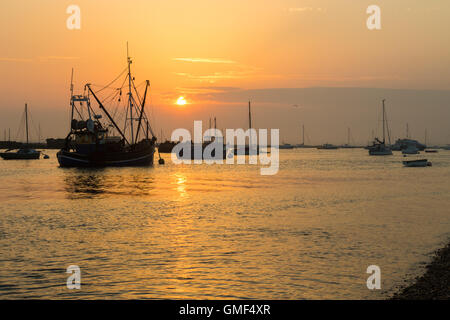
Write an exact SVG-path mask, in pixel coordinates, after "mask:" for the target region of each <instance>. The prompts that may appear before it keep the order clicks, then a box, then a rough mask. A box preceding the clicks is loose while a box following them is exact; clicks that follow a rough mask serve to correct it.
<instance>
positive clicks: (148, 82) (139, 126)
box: [131, 80, 150, 142]
mask: <svg viewBox="0 0 450 320" xmlns="http://www.w3.org/2000/svg"><path fill="white" fill-rule="evenodd" d="M149 86H150V81H148V80H146V85H145V92H144V99H143V100H142V107H141V114H140V115H139V122H138V127H137V131H136V142H137V141H138V137H139V131H140V130H141V122H142V117H143V115H144V106H145V100H146V98H147V89H148V87H149ZM147 123H148V120H147ZM131 128H132V130H133V127H131ZM132 132H133V131H132Z"/></svg>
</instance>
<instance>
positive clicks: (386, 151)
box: [369, 150, 392, 156]
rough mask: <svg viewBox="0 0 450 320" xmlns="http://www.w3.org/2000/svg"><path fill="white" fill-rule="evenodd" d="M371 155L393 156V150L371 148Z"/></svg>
mask: <svg viewBox="0 0 450 320" xmlns="http://www.w3.org/2000/svg"><path fill="white" fill-rule="evenodd" d="M369 155H371V156H392V151H391V150H383V151H379V150H369Z"/></svg>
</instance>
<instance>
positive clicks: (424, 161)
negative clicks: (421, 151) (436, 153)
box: [403, 159, 431, 167]
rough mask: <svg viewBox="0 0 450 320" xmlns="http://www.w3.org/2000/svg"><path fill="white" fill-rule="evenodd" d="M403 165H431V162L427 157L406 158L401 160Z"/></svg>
mask: <svg viewBox="0 0 450 320" xmlns="http://www.w3.org/2000/svg"><path fill="white" fill-rule="evenodd" d="M403 165H404V166H405V167H431V162H429V161H428V160H427V159H420V160H406V161H403Z"/></svg>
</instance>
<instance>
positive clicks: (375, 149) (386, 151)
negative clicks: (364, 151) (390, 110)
mask: <svg viewBox="0 0 450 320" xmlns="http://www.w3.org/2000/svg"><path fill="white" fill-rule="evenodd" d="M384 101H385V99H383V140H380V139H378V138H375V141H374V142H373V145H371V146H369V147H368V149H369V155H371V156H390V155H392V150H391V148H390V147H389V146H387V145H386V138H385V123H386V110H385V106H384Z"/></svg>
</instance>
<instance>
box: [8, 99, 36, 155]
mask: <svg viewBox="0 0 450 320" xmlns="http://www.w3.org/2000/svg"><path fill="white" fill-rule="evenodd" d="M25 130H26V136H27V143H26V145H25V147H22V148H20V149H19V150H17V151H15V152H12V150H7V151H6V152H2V153H0V157H2V158H3V159H4V160H37V159H39V158H40V156H41V152H40V151H36V150H34V149H31V148H28V147H27V145H28V144H29V143H28V142H29V141H28V107H27V104H25Z"/></svg>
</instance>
